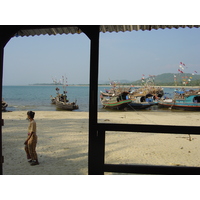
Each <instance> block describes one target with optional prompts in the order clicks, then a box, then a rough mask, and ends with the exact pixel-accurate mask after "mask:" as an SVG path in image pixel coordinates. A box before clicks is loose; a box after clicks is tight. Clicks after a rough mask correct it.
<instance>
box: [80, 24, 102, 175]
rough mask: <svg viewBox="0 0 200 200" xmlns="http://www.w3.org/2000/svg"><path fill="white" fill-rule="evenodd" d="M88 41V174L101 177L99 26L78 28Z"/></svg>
mask: <svg viewBox="0 0 200 200" xmlns="http://www.w3.org/2000/svg"><path fill="white" fill-rule="evenodd" d="M79 28H80V29H81V30H82V31H83V32H84V33H85V34H86V35H87V36H88V37H89V39H90V42H91V43H90V97H89V146H88V151H89V152H88V174H90V175H101V174H104V172H103V164H104V163H103V161H104V151H102V149H104V145H105V143H104V140H105V139H104V135H105V134H102V133H101V134H100V133H99V132H98V128H97V111H98V69H99V28H100V26H98V25H96V26H79Z"/></svg>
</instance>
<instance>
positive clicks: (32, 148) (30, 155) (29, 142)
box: [24, 111, 39, 165]
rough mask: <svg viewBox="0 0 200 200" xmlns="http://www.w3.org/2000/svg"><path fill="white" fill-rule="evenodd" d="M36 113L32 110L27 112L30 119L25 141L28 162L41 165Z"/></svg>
mask: <svg viewBox="0 0 200 200" xmlns="http://www.w3.org/2000/svg"><path fill="white" fill-rule="evenodd" d="M34 116H35V113H34V112H32V111H28V112H27V117H28V119H29V121H30V124H29V126H28V137H27V139H26V141H25V142H24V145H25V151H26V155H27V159H28V160H29V161H28V162H29V163H30V164H31V165H39V162H38V157H37V153H36V144H37V135H36V122H35V120H34Z"/></svg>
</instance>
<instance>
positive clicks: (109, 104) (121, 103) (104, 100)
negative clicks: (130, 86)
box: [100, 92, 132, 110]
mask: <svg viewBox="0 0 200 200" xmlns="http://www.w3.org/2000/svg"><path fill="white" fill-rule="evenodd" d="M100 101H101V104H102V105H103V108H111V109H117V110H121V109H125V108H127V107H128V104H129V103H131V102H132V100H131V99H129V98H128V93H127V92H122V93H121V94H119V95H117V96H116V95H114V96H106V97H105V96H103V95H100Z"/></svg>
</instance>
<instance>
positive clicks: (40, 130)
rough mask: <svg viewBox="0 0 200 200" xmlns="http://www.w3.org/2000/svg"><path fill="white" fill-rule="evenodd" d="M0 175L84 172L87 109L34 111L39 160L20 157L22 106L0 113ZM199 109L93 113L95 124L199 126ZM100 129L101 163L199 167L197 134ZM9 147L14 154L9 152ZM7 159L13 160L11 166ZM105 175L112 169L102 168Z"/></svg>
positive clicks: (24, 131) (23, 134) (23, 124)
mask: <svg viewBox="0 0 200 200" xmlns="http://www.w3.org/2000/svg"><path fill="white" fill-rule="evenodd" d="M2 115H3V116H2V118H3V119H4V126H3V127H2V143H3V147H2V150H3V156H4V163H3V174H7V175H17V174H18V175H29V174H35V175H51V174H52V175H75V174H77V175H87V174H88V121H89V120H88V118H89V113H88V112H66V111H60V112H57V111H36V112H35V120H36V123H37V135H38V144H37V153H38V158H39V162H40V165H38V166H30V165H29V164H28V162H27V160H26V155H25V151H24V145H23V143H24V140H25V139H26V137H27V127H28V123H29V122H28V121H27V120H26V111H15V112H5V113H2ZM199 121H200V116H199V112H186V113H183V112H167V113H166V112H137V111H136V112H99V113H98V122H99V123H127V124H133V123H135V124H157V125H158V124H162V125H190V126H199ZM191 138H192V140H191V141H189V136H188V135H184V134H178V135H175V134H159V133H157V134H155V133H139V132H136V133H134V132H112V131H108V132H106V143H105V144H106V145H105V163H110V164H133V163H134V164H153V165H173V166H179V165H181V166H198V167H199V166H200V161H199V160H200V136H198V135H195V136H194V135H191ZM13 152H15V154H13ZM13 163H15V164H14V165H13ZM105 174H106V175H107V174H108V175H110V174H116V173H105Z"/></svg>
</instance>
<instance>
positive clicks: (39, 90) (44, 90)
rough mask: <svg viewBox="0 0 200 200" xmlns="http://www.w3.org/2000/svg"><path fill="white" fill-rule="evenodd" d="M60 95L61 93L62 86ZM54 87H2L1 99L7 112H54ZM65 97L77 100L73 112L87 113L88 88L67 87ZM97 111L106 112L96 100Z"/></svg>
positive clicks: (169, 89)
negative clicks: (75, 108)
mask: <svg viewBox="0 0 200 200" xmlns="http://www.w3.org/2000/svg"><path fill="white" fill-rule="evenodd" d="M58 87H59V88H60V93H61V92H62V89H63V88H62V86H58ZM55 88H56V86H3V99H4V100H5V101H6V102H7V103H8V107H7V110H8V111H27V110H33V111H56V106H55V105H52V104H51V98H50V96H51V95H52V96H56V90H55ZM105 89H110V87H109V86H108V87H103V86H100V87H99V88H98V94H100V91H104V90H105ZM164 91H165V93H166V96H168V97H172V95H173V92H174V88H165V89H164ZM67 96H68V99H69V101H75V100H77V104H78V105H79V109H78V110H74V111H73V112H77V111H78V112H85V111H86V112H87V111H89V87H88V86H68V87H67ZM98 111H99V112H104V111H108V110H106V109H103V108H102V105H101V103H100V99H98Z"/></svg>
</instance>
